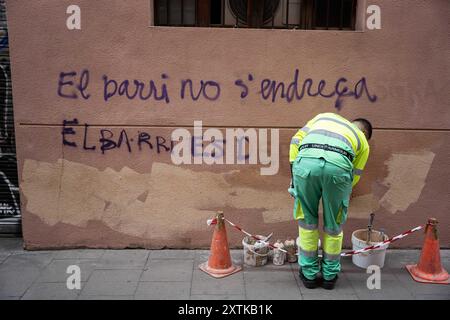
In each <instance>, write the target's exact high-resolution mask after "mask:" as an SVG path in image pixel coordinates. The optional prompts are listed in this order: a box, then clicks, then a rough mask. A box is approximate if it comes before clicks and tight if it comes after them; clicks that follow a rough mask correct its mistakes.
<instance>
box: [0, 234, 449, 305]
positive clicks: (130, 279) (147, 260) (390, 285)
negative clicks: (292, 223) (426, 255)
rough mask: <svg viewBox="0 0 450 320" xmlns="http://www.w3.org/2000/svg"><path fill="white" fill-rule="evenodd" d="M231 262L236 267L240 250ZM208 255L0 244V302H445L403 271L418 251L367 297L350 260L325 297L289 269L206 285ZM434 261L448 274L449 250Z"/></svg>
mask: <svg viewBox="0 0 450 320" xmlns="http://www.w3.org/2000/svg"><path fill="white" fill-rule="evenodd" d="M231 254H232V257H233V261H234V262H235V263H236V264H239V265H243V251H242V250H231ZM208 255H209V251H208V250H141V249H126V250H98V249H74V250H52V251H26V250H23V248H22V240H21V239H17V238H5V239H0V300H5V299H12V300H18V299H25V300H30V299H31V300H38V299H39V300H42V299H45V300H48V299H68V300H74V299H81V300H100V299H127V300H128V299H137V300H141V299H151V300H156V299H164V300H165V299H175V300H178V299H182V300H192V299H194V300H261V299H264V300H266V299H269V300H272V299H273V300H275V299H282V300H311V299H314V300H321V299H332V300H335V299H339V300H367V299H383V300H392V299H402V300H403V299H408V300H416V299H417V300H423V299H427V300H428V299H433V300H434V299H436V300H437V299H439V300H450V286H449V285H437V284H421V283H417V282H415V281H413V280H412V278H411V276H410V275H409V273H408V272H407V271H406V269H405V265H406V264H415V263H417V262H418V260H419V256H420V250H388V252H387V254H386V262H385V266H384V268H383V269H381V282H380V283H381V288H380V289H376V288H375V289H369V288H368V286H367V282H368V278H369V277H370V276H372V274H370V273H366V270H365V269H361V268H358V267H356V266H355V265H353V263H352V260H351V258H349V257H346V258H342V260H341V261H342V272H341V274H340V277H339V280H338V282H337V284H336V288H335V289H334V290H332V291H328V290H324V289H322V288H316V289H306V288H305V287H304V286H303V284H302V283H301V281H300V280H299V278H298V264H297V263H292V264H289V263H286V264H285V265H283V266H275V265H273V264H272V263H271V262H269V263H268V264H267V265H265V266H262V267H247V266H244V269H243V271H241V272H238V273H236V274H233V275H231V276H229V277H226V278H223V279H214V278H212V277H210V276H209V275H207V274H206V273H204V272H202V271H200V270H199V268H198V265H199V264H200V263H202V262H205V261H207V259H208ZM441 260H442V264H443V266H444V268H446V270H447V271H450V250H441ZM71 265H76V266H78V267H79V268H80V271H81V274H80V276H81V277H80V278H81V288H80V289H72V290H70V289H68V287H67V279H68V277H70V276H71V274H70V273H67V268H68V267H69V266H71ZM369 282H370V283H372V282H371V281H369Z"/></svg>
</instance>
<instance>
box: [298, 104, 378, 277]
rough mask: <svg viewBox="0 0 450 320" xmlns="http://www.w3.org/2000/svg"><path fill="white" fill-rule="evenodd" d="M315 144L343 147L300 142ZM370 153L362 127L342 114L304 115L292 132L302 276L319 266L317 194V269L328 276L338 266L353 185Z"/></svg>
mask: <svg viewBox="0 0 450 320" xmlns="http://www.w3.org/2000/svg"><path fill="white" fill-rule="evenodd" d="M306 144H308V145H309V146H311V144H320V145H328V146H333V147H337V148H339V149H343V150H345V151H346V152H347V153H349V154H350V155H351V156H353V161H351V160H350V158H349V157H346V156H345V155H343V154H341V153H338V152H335V151H331V150H326V149H319V148H314V147H310V148H305V149H301V150H300V151H299V148H300V146H302V145H306ZM368 156H369V143H368V142H367V139H366V137H365V135H364V133H363V132H362V131H361V130H360V129H359V128H358V127H357V126H356V125H354V124H353V123H351V122H350V121H348V120H347V119H345V118H343V117H341V116H339V115H337V114H334V113H321V114H319V115H317V116H316V117H314V118H313V119H311V120H310V121H308V123H307V124H306V125H305V126H304V127H303V128H301V129H300V130H298V132H297V133H296V134H295V135H294V136H293V137H292V140H291V146H290V152H289V161H290V162H291V164H292V174H293V182H294V190H293V193H294V196H295V205H294V219H296V220H298V224H299V235H300V259H299V264H300V266H301V269H302V272H303V274H304V275H305V277H306V278H308V279H310V280H313V279H314V278H315V277H316V275H317V273H318V272H319V271H320V266H319V259H318V256H317V253H318V240H319V231H318V210H319V201H320V199H321V198H322V207H323V219H324V239H323V259H322V274H323V277H324V279H326V280H332V279H333V278H334V277H335V276H336V275H337V274H338V273H339V271H340V270H341V265H340V253H341V249H342V238H343V233H342V226H343V224H344V223H345V221H346V219H347V208H348V205H349V198H350V194H351V192H352V187H353V186H354V185H355V184H356V183H358V181H359V178H360V176H361V173H362V172H363V170H364V167H365V165H366V162H367V159H368Z"/></svg>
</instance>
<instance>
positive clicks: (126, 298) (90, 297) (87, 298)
mask: <svg viewBox="0 0 450 320" xmlns="http://www.w3.org/2000/svg"><path fill="white" fill-rule="evenodd" d="M78 300H134V296H132V295H130V296H101V295H99V296H83V295H80V296H78Z"/></svg>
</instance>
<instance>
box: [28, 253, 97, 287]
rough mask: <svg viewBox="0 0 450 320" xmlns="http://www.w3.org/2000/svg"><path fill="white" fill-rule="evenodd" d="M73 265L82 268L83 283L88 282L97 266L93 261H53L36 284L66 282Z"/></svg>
mask: <svg viewBox="0 0 450 320" xmlns="http://www.w3.org/2000/svg"><path fill="white" fill-rule="evenodd" d="M71 265H76V266H78V267H80V273H81V281H87V279H88V278H89V276H90V275H91V273H92V272H93V271H94V269H95V268H96V266H97V264H96V263H95V261H92V260H78V259H74V260H70V259H63V260H53V261H52V262H51V263H50V264H49V265H48V266H47V267H46V268H44V269H43V270H42V272H41V274H40V275H39V277H38V279H37V280H36V282H50V283H51V282H66V281H67V278H68V277H69V276H70V275H71V274H72V273H67V268H68V267H69V266H71Z"/></svg>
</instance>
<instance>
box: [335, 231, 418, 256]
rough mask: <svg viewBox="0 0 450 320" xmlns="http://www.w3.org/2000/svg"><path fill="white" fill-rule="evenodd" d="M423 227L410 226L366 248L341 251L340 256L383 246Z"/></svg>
mask: <svg viewBox="0 0 450 320" xmlns="http://www.w3.org/2000/svg"><path fill="white" fill-rule="evenodd" d="M423 227H424V226H418V227H415V228H412V229H410V230H408V231H405V232H403V233H402V234H399V235H397V236H395V237H392V238H390V239H387V240H384V241H383V242H380V243H378V244H376V245H373V246H370V247H367V248H364V249H360V250H353V251H348V252H342V253H341V257H348V256H352V255H355V254H359V253H363V252H367V251H371V250H375V249H378V248H381V247H383V246H385V245H387V244H389V243H392V242H394V241H397V240H400V239H402V238H404V237H406V236H407V235H409V234H411V233H413V232H416V231H419V230H420V229H423Z"/></svg>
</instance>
